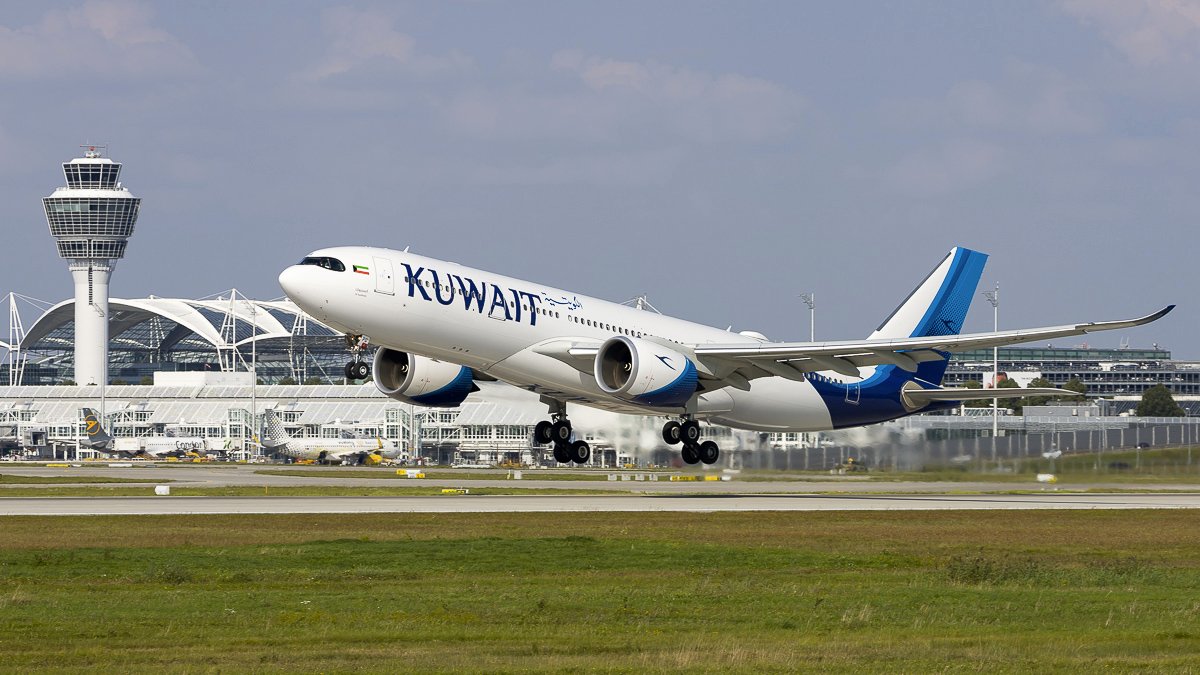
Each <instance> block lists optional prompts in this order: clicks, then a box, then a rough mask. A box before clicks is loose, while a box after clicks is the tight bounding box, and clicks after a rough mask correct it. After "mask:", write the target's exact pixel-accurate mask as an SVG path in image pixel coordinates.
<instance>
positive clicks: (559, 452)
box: [554, 443, 571, 464]
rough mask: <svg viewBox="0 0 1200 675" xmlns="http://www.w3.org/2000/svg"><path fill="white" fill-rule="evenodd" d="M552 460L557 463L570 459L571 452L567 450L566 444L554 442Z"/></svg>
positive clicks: (567, 461)
mask: <svg viewBox="0 0 1200 675" xmlns="http://www.w3.org/2000/svg"><path fill="white" fill-rule="evenodd" d="M554 461H556V462H558V463H559V464H568V463H570V461H571V453H570V451H569V450H567V446H565V445H563V444H561V443H556V444H555V445H554Z"/></svg>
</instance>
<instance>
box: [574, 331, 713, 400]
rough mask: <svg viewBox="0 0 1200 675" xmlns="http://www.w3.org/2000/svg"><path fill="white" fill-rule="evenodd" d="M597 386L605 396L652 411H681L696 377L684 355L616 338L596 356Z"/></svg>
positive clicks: (652, 344)
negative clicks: (643, 406) (648, 408)
mask: <svg viewBox="0 0 1200 675" xmlns="http://www.w3.org/2000/svg"><path fill="white" fill-rule="evenodd" d="M595 375H596V383H597V384H598V385H600V388H601V389H602V390H604V392H606V393H608V394H612V395H613V396H616V397H617V398H620V399H623V400H626V401H631V402H634V403H640V404H641V405H645V406H650V407H653V408H682V407H683V406H685V405H687V402H688V399H690V398H691V397H692V395H693V394H695V393H696V381H697V379H698V378H699V374H698V373H697V372H696V366H695V364H693V363H692V362H691V360H690V359H688V358H687V357H686V356H684V355H683V354H680V353H679V352H677V351H675V350H674V349H669V348H667V347H663V346H661V345H659V344H656V343H654V342H650V341H647V340H642V339H639V338H631V337H627V336H624V335H617V336H614V337H611V338H609V339H608V340H607V341H605V343H604V344H602V345H600V351H599V352H598V353H597V354H596V367H595Z"/></svg>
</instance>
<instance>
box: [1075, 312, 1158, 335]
mask: <svg viewBox="0 0 1200 675" xmlns="http://www.w3.org/2000/svg"><path fill="white" fill-rule="evenodd" d="M1173 309H1175V305H1167V306H1166V307H1163V308H1162V309H1160V310H1158V311H1157V312H1155V313H1153V314H1147V315H1146V316H1143V317H1141V318H1138V319H1128V320H1125V321H1096V322H1093V323H1085V324H1082V325H1080V326H1079V329H1080V330H1082V331H1083V332H1084V333H1092V332H1095V331H1101V330H1114V329H1119V328H1133V327H1134V326H1144V325H1146V324H1148V323H1152V322H1154V321H1158V320H1159V319H1161V318H1163V317H1164V316H1166V315H1168V314H1170V313H1171V310H1173Z"/></svg>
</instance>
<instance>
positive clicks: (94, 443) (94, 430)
mask: <svg viewBox="0 0 1200 675" xmlns="http://www.w3.org/2000/svg"><path fill="white" fill-rule="evenodd" d="M83 429H84V433H86V434H87V440H86V441H84V444H85V445H87V447H89V448H107V447H108V446H110V445H112V442H113V437H112V436H110V435H109V433H108V432H107V431H105V429H104V424H103V423H102V422H101V421H100V413H98V412H96V411H95V410H93V409H91V408H84V409H83Z"/></svg>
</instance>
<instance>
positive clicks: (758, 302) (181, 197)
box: [0, 0, 1200, 358]
mask: <svg viewBox="0 0 1200 675" xmlns="http://www.w3.org/2000/svg"><path fill="white" fill-rule="evenodd" d="M1198 84H1200V0H1087V1H1084V0H1014V1H1011V2H1004V3H943V2H922V1H920V0H914V1H912V2H904V3H898V2H882V1H881V2H861V3H828V2H827V3H816V2H812V3H798V2H728V3H716V2H701V1H694V0H687V1H682V0H681V1H667V0H664V1H661V2H652V3H647V2H624V1H621V0H605V1H604V2H583V1H579V2H549V1H542V2H492V1H488V0H472V1H464V2H437V3H430V2H422V3H417V2H413V3H407V4H399V3H391V2H386V3H382V2H381V3H353V2H352V3H345V4H335V3H317V2H297V1H289V2H280V1H276V2H271V1H266V0H264V1H260V2H252V3H246V2H213V1H209V2H190V3H148V2H136V1H133V0H96V1H92V0H89V1H85V2H77V1H76V2H39V3H29V2H15V1H14V0H0V227H2V228H3V232H5V233H6V235H7V236H6V237H5V238H4V244H3V246H4V253H5V255H4V263H3V264H2V265H0V292H3V293H8V292H10V291H12V292H17V293H20V294H23V295H26V296H31V297H34V298H39V299H42V300H46V301H50V302H57V301H60V300H63V299H66V298H69V297H70V296H71V295H72V287H71V281H70V276H69V274H68V273H67V270H66V262H65V261H63V260H60V259H58V257H57V254H56V250H55V247H54V243H53V241H52V239H51V237H50V235H49V231H48V229H47V226H46V222H45V216H44V214H43V212H42V207H41V201H40V200H41V198H42V197H44V196H47V195H49V194H50V193H51V192H52V191H53V190H54V189H55V188H56V187H58V186H59V185H62V184H63V183H64V179H63V176H62V171H61V166H60V164H61V163H62V162H64V161H68V160H70V159H71V158H72V157H76V156H79V154H80V152H81V150H80V148H79V146H80V145H81V144H86V143H96V144H107V146H108V149H109V150H108V154H109V156H111V157H112V158H113V159H114V160H116V161H118V162H122V163H123V164H124V169H123V171H122V180H123V182H124V184H125V185H126V186H127V187H129V188H130V189H131V190H132V191H133V193H134V194H135V195H137V196H139V197H141V198H142V200H143V202H142V210H141V216H140V218H139V220H138V223H137V228H136V230H135V233H134V236H133V238H132V239H131V241H130V245H129V248H128V250H127V253H126V258H125V259H124V260H122V261H121V262H120V263H119V264H118V265H117V268H116V271H115V273H114V274H113V278H112V286H111V295H112V297H144V296H147V295H151V294H153V295H157V296H160V297H184V298H199V297H204V296H209V295H213V294H218V293H222V292H227V291H228V289H230V288H237V289H238V290H239V291H241V292H243V293H245V294H246V295H248V296H250V297H258V298H262V299H271V298H276V297H279V296H281V295H282V291H281V289H280V288H279V286H278V282H277V280H276V279H277V276H278V273H279V271H281V270H282V269H283V268H284V267H286V266H287V265H289V264H291V263H294V262H295V261H297V260H299V259H300V258H301V257H303V255H304V254H305V253H307V252H309V251H311V250H314V249H317V248H321V247H325V246H333V245H352V244H354V245H357V244H361V245H375V246H386V247H392V248H403V247H405V246H411V247H412V250H413V251H414V252H416V253H420V254H422V255H427V256H431V257H434V258H441V259H447V260H453V261H455V262H459V263H462V264H465V265H470V266H473V267H479V268H483V269H486V270H489V271H493V272H496V273H500V274H505V275H509V276H515V277H519V278H523V279H529V280H531V281H534V282H536V283H538V284H547V285H552V286H556V287H560V288H567V289H570V290H572V291H576V292H579V293H581V294H586V295H591V296H596V297H601V298H605V299H610V300H615V301H623V300H626V299H629V298H632V297H634V296H637V295H641V294H647V295H648V296H649V299H650V302H651V303H653V304H654V305H655V306H656V307H657V308H658V309H659V310H661V311H663V312H664V313H667V314H672V315H675V316H679V317H682V318H686V319H690V320H694V321H698V322H702V323H706V324H710V325H716V326H720V327H722V328H724V327H726V326H732V327H733V329H734V330H756V331H760V332H762V333H765V334H766V335H767V336H769V337H770V338H772V339H776V340H803V339H807V337H808V334H809V312H808V308H807V307H806V306H805V305H804V304H803V302H802V301H801V299H800V297H799V296H800V294H801V293H806V292H807V293H814V294H815V299H816V312H815V320H816V326H815V333H816V337H817V339H818V340H822V339H853V338H861V337H866V335H867V334H869V333H870V332H871V331H872V330H873V329H874V328H875V327H876V326H877V325H878V324H879V323H880V321H881V320H882V319H883V318H884V317H886V316H887V315H888V313H889V312H890V311H891V309H892V308H893V307H895V306H896V305H897V304H898V303H899V302H900V301H901V300H903V299H904V297H905V296H906V295H907V294H908V292H909V290H911V289H912V288H913V287H915V286H916V285H917V284H918V283H919V282H920V281H921V279H922V278H924V276H925V275H926V274H927V273H928V271H929V270H930V269H932V268H933V267H934V266H935V265H936V264H937V263H938V262H939V261H940V260H941V259H942V258H943V257H944V256H945V254H946V253H947V251H949V250H950V249H951V248H952V247H954V246H959V245H961V246H967V247H969V248H973V249H976V250H980V251H984V252H986V253H989V254H990V255H991V259H990V260H989V263H988V266H987V268H986V269H985V271H984V274H983V279H982V281H981V283H980V289H979V290H980V291H983V290H987V289H991V288H992V287H993V285H994V284H997V283H998V284H999V285H1000V307H999V323H1000V327H1001V328H1002V329H1004V328H1022V327H1033V326H1044V325H1059V324H1064V323H1074V322H1082V321H1097V320H1108V319H1122V318H1129V317H1133V316H1140V315H1143V314H1146V313H1149V312H1151V311H1154V310H1156V309H1158V308H1160V307H1162V306H1165V305H1167V304H1172V303H1177V304H1178V305H1179V307H1178V309H1176V311H1175V312H1174V313H1173V314H1171V315H1169V316H1168V317H1167V318H1165V319H1163V320H1161V321H1159V322H1158V323H1156V324H1153V325H1151V326H1149V327H1144V328H1140V329H1136V330H1131V331H1127V332H1126V331H1122V332H1115V333H1113V334H1101V335H1094V336H1085V337H1082V338H1076V339H1067V340H1065V341H1060V342H1058V343H1056V345H1055V346H1073V345H1078V344H1084V343H1087V344H1090V345H1092V346H1117V345H1118V344H1119V343H1121V342H1122V341H1124V340H1127V341H1128V343H1129V344H1130V345H1131V346H1135V347H1143V346H1144V347H1149V346H1151V345H1152V344H1158V345H1160V346H1162V347H1164V348H1167V349H1171V350H1172V351H1173V352H1174V354H1175V356H1177V357H1183V358H1200V344H1198V338H1197V337H1196V336H1197V335H1198V334H1200V314H1198V313H1197V303H1196V302H1195V301H1194V300H1193V297H1192V296H1194V295H1195V293H1196V289H1197V288H1200V283H1197V282H1198V281H1200V272H1198V269H1200V267H1198V266H1197V264H1196V260H1197V256H1198V250H1200V246H1198V244H1200V235H1198V233H1197V224H1198V221H1200V86H1197V85H1198ZM35 316H36V313H34V312H28V313H26V314H25V315H24V319H25V322H26V325H28V324H29V323H31V322H32V320H33V318H35ZM992 320H993V315H992V308H991V306H990V305H989V304H988V303H987V301H986V300H985V299H984V298H983V297H982V295H980V296H979V297H978V298H977V300H976V302H975V304H974V306H973V308H972V311H971V314H970V316H969V317H968V322H967V326H966V329H967V330H968V331H982V330H990V329H991V327H992Z"/></svg>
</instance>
